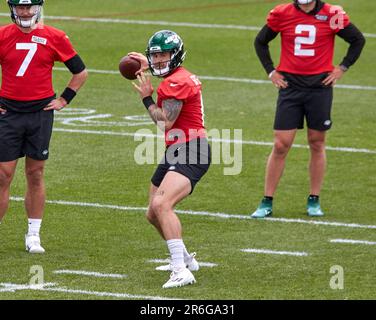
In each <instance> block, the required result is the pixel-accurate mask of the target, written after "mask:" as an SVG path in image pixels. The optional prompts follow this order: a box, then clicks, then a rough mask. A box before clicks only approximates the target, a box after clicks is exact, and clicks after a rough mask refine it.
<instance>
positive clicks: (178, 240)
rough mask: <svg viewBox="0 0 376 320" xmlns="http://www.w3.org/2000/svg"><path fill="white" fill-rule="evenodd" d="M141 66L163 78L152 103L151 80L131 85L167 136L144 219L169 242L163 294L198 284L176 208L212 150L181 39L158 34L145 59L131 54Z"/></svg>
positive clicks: (169, 33)
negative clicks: (186, 65) (167, 275)
mask: <svg viewBox="0 0 376 320" xmlns="http://www.w3.org/2000/svg"><path fill="white" fill-rule="evenodd" d="M129 55H130V56H132V57H134V58H136V59H137V60H139V61H140V62H141V65H142V68H141V70H147V69H149V68H150V71H151V73H152V74H153V75H155V76H158V77H161V78H162V79H163V80H162V82H161V83H160V85H159V87H158V90H157V93H158V100H157V102H154V100H153V98H152V94H153V87H152V85H151V82H150V77H149V76H147V75H146V74H144V73H143V72H140V75H139V76H138V80H139V83H138V85H137V84H134V86H135V88H136V90H137V91H138V92H139V93H140V96H141V98H142V101H143V103H144V105H145V107H146V109H147V110H148V112H149V115H150V117H151V118H152V119H153V121H154V122H155V123H156V124H157V125H158V126H159V127H160V128H161V129H162V130H164V131H165V141H166V145H167V149H166V152H165V156H164V159H163V161H162V162H161V163H160V164H159V166H158V168H157V170H156V171H155V173H154V175H153V177H152V179H151V186H150V193H149V195H150V196H149V207H148V212H147V219H148V220H149V222H150V223H151V224H153V225H154V226H155V228H156V229H157V230H158V231H159V233H160V235H161V236H162V238H163V239H164V240H166V242H167V246H168V249H169V252H170V255H171V264H170V265H169V266H162V267H159V268H158V270H170V271H172V272H171V277H170V279H169V280H168V281H167V282H166V283H165V284H164V285H163V288H172V287H181V286H184V285H187V284H191V283H194V282H196V280H195V277H194V276H193V274H192V273H191V271H196V270H198V269H199V265H198V263H197V261H196V259H195V253H193V254H189V253H188V251H187V249H186V247H185V245H184V242H183V239H182V227H181V223H180V220H179V218H178V217H177V215H176V214H175V212H174V207H175V206H176V204H178V203H179V202H180V201H182V200H183V199H184V198H185V197H187V196H188V195H189V194H191V193H192V192H193V189H194V187H195V185H196V183H197V182H198V181H199V180H200V179H201V178H202V176H203V175H204V174H205V173H206V172H207V170H208V169H209V165H210V161H211V159H210V157H211V155H210V147H209V144H208V141H207V138H206V132H205V127H204V112H203V102H202V95H201V83H200V81H199V80H198V78H197V77H196V76H195V75H193V74H192V73H190V72H189V71H188V70H186V69H185V68H183V67H182V66H181V64H182V63H183V60H184V58H185V51H184V45H183V41H182V39H181V38H180V37H179V36H178V35H177V34H176V33H175V32H172V31H169V30H162V31H158V32H156V33H155V34H154V35H153V36H152V37H151V38H150V40H149V43H148V47H147V51H146V56H147V58H146V57H145V56H143V55H142V54H139V53H134V52H133V53H130V54H129Z"/></svg>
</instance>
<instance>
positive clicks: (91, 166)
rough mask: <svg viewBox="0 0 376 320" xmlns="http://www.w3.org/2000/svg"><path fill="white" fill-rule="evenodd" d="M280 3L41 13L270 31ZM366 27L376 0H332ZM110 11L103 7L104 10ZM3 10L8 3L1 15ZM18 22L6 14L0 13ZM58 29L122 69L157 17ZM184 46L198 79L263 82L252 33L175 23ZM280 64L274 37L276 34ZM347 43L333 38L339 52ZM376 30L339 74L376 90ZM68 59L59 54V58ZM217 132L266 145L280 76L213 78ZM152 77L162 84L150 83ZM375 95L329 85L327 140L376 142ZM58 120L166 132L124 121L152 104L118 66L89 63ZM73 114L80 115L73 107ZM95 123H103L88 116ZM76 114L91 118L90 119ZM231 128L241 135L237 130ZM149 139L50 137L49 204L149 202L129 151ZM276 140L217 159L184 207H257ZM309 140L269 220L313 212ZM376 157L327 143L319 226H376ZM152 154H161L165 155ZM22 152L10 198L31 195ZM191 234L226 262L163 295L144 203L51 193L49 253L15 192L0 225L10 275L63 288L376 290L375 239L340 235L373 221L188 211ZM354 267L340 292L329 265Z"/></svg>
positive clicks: (126, 5)
mask: <svg viewBox="0 0 376 320" xmlns="http://www.w3.org/2000/svg"><path fill="white" fill-rule="evenodd" d="M278 3H279V1H256V0H253V1H240V0H239V1H209V0H200V1H196V0H192V1H181V2H176V1H159V0H157V1H123V0H116V1H115V0H107V1H106V4H105V5H103V1H97V0H91V1H75V0H71V1H68V0H64V1H57V0H50V1H48V2H47V3H46V5H45V6H46V8H45V14H46V15H51V16H52V15H53V16H75V17H94V18H95V17H98V18H115V19H131V20H155V21H170V22H192V23H207V24H225V25H229V24H236V25H249V26H262V25H263V24H264V20H265V16H266V14H267V12H268V10H269V9H271V8H272V7H273V6H274V5H276V4H278ZM337 3H338V4H341V5H343V6H344V7H345V9H346V10H347V12H348V13H349V14H350V16H351V18H352V20H353V22H354V23H355V24H356V25H357V26H358V27H359V28H360V29H361V30H362V31H363V32H365V33H370V34H376V28H375V26H374V24H373V23H372V21H373V20H374V19H373V12H374V11H375V9H376V5H375V3H373V2H372V1H365V0H359V1H356V3H355V2H354V1H350V0H346V1H337ZM99 8H100V9H99ZM6 10H7V8H6V7H5V6H4V5H3V6H2V7H1V11H2V12H6ZM8 21H9V19H8V18H6V17H1V18H0V23H1V24H5V23H7V22H8ZM46 23H48V24H51V25H54V26H56V27H58V28H61V29H63V30H64V31H66V32H67V34H69V36H70V39H71V40H72V42H73V44H74V45H75V47H76V49H77V50H78V52H79V53H80V55H81V56H82V58H83V60H84V61H85V63H86V64H87V67H88V68H89V69H91V70H109V71H111V70H112V71H115V70H117V65H118V62H119V60H120V58H121V57H122V56H123V55H125V54H126V53H127V52H129V51H133V50H135V51H141V52H142V51H143V50H144V49H145V44H146V42H147V39H148V38H149V36H150V35H151V34H152V33H153V32H155V31H157V30H159V29H162V28H165V27H163V26H158V25H136V24H115V23H98V22H78V21H61V20H48V19H46ZM171 28H172V29H173V30H175V31H177V32H178V33H179V34H180V35H181V36H182V38H183V39H184V41H185V45H186V48H187V49H188V56H187V60H186V62H185V65H186V67H187V68H188V69H190V70H191V71H193V72H195V73H196V74H198V75H201V76H217V77H231V78H249V79H259V80H266V79H267V77H266V75H265V72H264V71H263V69H262V67H261V65H260V63H259V61H258V59H257V58H256V55H255V52H254V50H253V46H252V42H253V40H254V38H255V36H256V34H257V33H256V32H255V31H247V30H226V29H209V28H191V27H171ZM271 48H272V53H273V58H274V60H275V61H276V62H277V60H278V52H279V41H278V40H275V41H274V42H273V43H272V46H271ZM346 48H347V45H346V44H345V43H344V42H343V41H342V40H341V39H338V40H337V47H336V57H335V62H336V63H339V62H340V61H341V59H342V57H343V56H344V54H345V51H346ZM375 52H376V39H375V38H370V37H368V38H367V44H366V47H365V49H364V52H363V55H362V57H361V59H360V60H359V61H358V63H357V64H356V65H355V66H354V67H353V68H351V70H350V71H349V72H348V73H346V75H345V77H344V78H343V80H341V81H340V83H341V84H349V85H360V86H373V87H375V86H376V80H375V77H374V72H373V69H374V68H372V66H373V64H374V60H375V58H376V56H375ZM57 66H59V67H62V66H63V65H60V64H57ZM68 80H69V73H68V72H63V71H55V72H54V84H55V89H56V91H57V92H61V91H62V90H63V89H64V87H65V86H66V83H67V81H68ZM202 82H203V95H204V102H205V113H206V125H207V127H208V129H209V130H210V129H219V130H222V129H242V130H243V139H244V140H245V141H261V142H271V141H272V125H273V118H274V110H275V101H276V98H277V92H276V90H275V89H274V88H273V86H272V85H270V84H247V83H239V82H231V81H230V82H224V81H212V80H203V81H202ZM154 84H155V87H157V85H158V81H157V80H154ZM375 98H376V91H375V90H350V89H340V88H337V89H336V90H335V99H334V104H333V122H334V125H333V129H332V130H331V131H330V132H329V134H328V145H329V146H331V147H349V148H355V149H368V150H372V151H376V143H375V138H374V137H375V134H376V129H375V126H374V122H375V116H376V113H375V108H374V107H375ZM75 108H81V109H93V110H95V114H94V115H100V114H110V115H111V117H109V118H108V119H99V120H98V121H100V122H101V123H102V125H100V126H99V125H98V124H91V125H85V126H83V125H84V123H83V122H79V121H76V122H74V124H75V125H68V124H63V123H62V119H66V118H68V117H69V116H68V115H66V114H65V113H64V112H65V111H69V109H70V110H74V109H75ZM65 111H63V112H62V113H61V114H59V115H57V117H56V121H55V128H59V129H74V130H91V131H106V132H114V133H132V132H136V131H137V130H139V129H142V128H143V129H149V130H151V131H152V132H153V133H156V130H155V128H154V126H153V125H144V126H129V127H127V126H116V125H114V124H111V123H109V124H107V125H106V124H105V123H106V122H110V121H111V122H124V121H125V120H124V117H125V116H135V115H145V114H146V112H145V109H144V107H143V106H142V104H141V103H140V101H139V98H138V95H137V94H136V93H135V92H134V91H133V89H132V86H131V84H130V82H129V81H126V80H124V79H123V78H122V77H121V76H120V75H118V74H98V73H95V72H91V73H90V77H89V80H88V82H87V84H86V85H85V87H84V88H83V89H82V91H81V92H80V93H79V94H78V96H77V97H76V98H75V100H74V102H72V105H71V106H70V107H69V108H68V109H66V110H65ZM72 117H73V116H72ZM93 120H95V119H93ZM80 125H81V126H80ZM231 138H233V137H231ZM139 143H140V142H136V141H134V139H133V137H129V136H116V135H105V134H84V133H68V132H54V135H53V139H52V142H51V156H50V160H49V161H48V163H47V168H46V184H47V190H48V192H47V195H48V199H49V200H51V201H55V200H62V201H71V202H84V203H97V204H102V205H103V204H107V205H118V206H130V207H138V208H142V207H146V206H147V201H148V199H147V197H148V188H149V184H150V177H151V175H152V174H153V172H154V169H155V165H142V166H141V165H136V164H135V161H134V150H135V148H136V147H137V146H138V145H139ZM296 143H297V144H302V145H305V144H306V132H305V131H304V130H303V131H301V132H299V133H298V136H297V138H296ZM270 150H271V147H270V146H256V145H248V144H245V145H243V147H242V159H243V162H242V172H241V174H239V175H236V176H224V175H223V170H224V168H225V167H226V165H224V164H223V163H222V164H216V165H212V167H211V168H210V171H209V172H208V173H207V175H206V176H205V177H204V178H203V180H202V181H201V182H200V183H199V184H198V185H197V189H196V190H195V192H194V194H193V195H192V196H191V197H189V198H187V199H186V200H184V201H183V202H182V203H181V204H180V205H179V206H178V208H179V209H185V210H194V211H207V212H220V213H228V214H234V215H244V216H246V215H248V214H249V213H251V212H252V211H253V210H254V209H255V208H256V206H257V205H258V203H259V201H260V198H261V196H262V194H263V180H264V170H265V162H266V159H267V157H268V154H269V153H270ZM308 159H309V154H308V150H306V149H303V148H293V149H292V150H291V152H290V154H289V157H288V160H287V166H286V170H285V174H284V176H283V178H282V180H281V184H280V186H279V188H278V191H277V193H276V196H275V202H274V217H276V218H287V219H304V220H307V221H308V220H312V219H309V218H308V217H307V216H306V215H305V205H306V198H307V195H308V192H309V180H308V169H307V167H308V164H307V163H308ZM375 160H376V154H375V153H364V152H363V153H351V152H343V151H328V170H327V175H326V180H325V183H324V186H323V190H322V207H323V210H324V211H325V212H326V213H327V214H326V216H325V217H324V218H323V219H321V220H322V221H329V222H330V221H331V222H342V223H348V224H351V223H357V224H362V225H373V226H374V225H376V223H375V221H376V219H375V207H376V200H375V197H374V194H375V191H376V190H375V189H376V186H375V176H376V166H375ZM156 161H157V159H156ZM24 192H25V179H24V176H23V160H21V161H20V163H19V167H18V171H17V175H16V177H15V179H14V183H13V185H12V196H18V197H23V195H24ZM180 217H181V221H182V224H183V228H184V240H185V243H186V245H187V247H188V249H189V250H191V251H197V254H198V260H199V261H204V262H212V263H216V264H218V266H217V267H214V268H205V267H202V268H201V270H200V271H199V272H198V273H197V274H196V279H197V283H196V284H195V285H193V286H189V287H184V288H181V289H176V290H175V289H173V290H162V289H161V286H162V285H163V283H164V282H165V281H166V280H167V279H168V273H163V272H157V271H154V267H155V266H156V264H152V263H148V262H147V260H149V259H157V258H158V259H164V258H167V248H166V245H165V243H164V242H163V241H162V240H161V239H160V238H159V236H158V234H157V233H156V232H155V230H154V229H153V228H152V227H151V226H150V225H149V224H148V223H147V221H146V219H145V218H144V212H143V211H142V210H138V211H124V210H116V209H109V208H103V207H102V208H94V207H80V206H76V205H67V204H47V206H46V215H45V219H44V220H43V227H42V231H41V237H42V241H43V245H44V246H45V248H46V254H44V255H42V256H30V255H28V254H27V253H26V252H25V251H24V244H23V239H24V233H25V231H26V218H25V214H24V210H23V206H22V202H19V201H12V202H11V204H10V209H9V212H8V214H7V216H6V217H5V219H4V221H3V223H2V224H1V226H0V235H1V239H2V246H0V257H1V259H0V270H2V271H1V273H0V283H14V284H28V282H29V279H30V277H31V276H30V275H29V270H30V267H31V266H33V265H41V266H42V267H43V269H44V278H45V281H46V282H54V283H57V284H58V285H57V286H58V287H59V288H65V289H72V290H88V291H98V292H110V293H127V294H130V295H143V296H162V297H175V298H183V299H217V300H218V299H241V300H243V299H375V298H376V295H375V292H376V290H375V288H376V284H375V278H376V272H375V268H374V260H375V253H376V251H375V248H376V247H375V246H366V245H350V244H334V243H330V242H329V240H330V239H336V238H344V239H356V240H368V241H376V234H375V229H367V228H351V227H344V226H342V227H336V226H324V225H310V224H302V223H284V222H281V221H274V222H271V221H253V220H241V219H238V218H234V219H224V218H219V217H206V216H192V215H181V216H180ZM245 248H257V249H269V250H280V251H298V252H307V253H309V255H308V256H306V257H294V256H277V255H262V254H251V253H244V252H241V251H240V250H241V249H245ZM333 265H340V266H342V267H343V268H344V273H345V280H344V284H345V288H344V289H343V290H333V289H331V288H330V286H329V281H330V279H331V277H332V276H333V275H332V274H331V273H330V268H331V266H333ZM60 269H71V270H85V271H97V272H103V273H119V274H126V275H127V278H125V279H122V280H114V279H99V278H92V277H84V276H73V275H57V274H54V273H53V271H55V270H60ZM1 288H2V287H1V286H0V299H99V298H100V299H111V297H106V296H102V297H98V296H95V295H88V294H78V293H63V292H52V291H51V292H50V291H43V292H42V291H31V290H20V291H16V292H7V293H6V292H1Z"/></svg>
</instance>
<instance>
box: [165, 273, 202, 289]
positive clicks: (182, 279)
mask: <svg viewBox="0 0 376 320" xmlns="http://www.w3.org/2000/svg"><path fill="white" fill-rule="evenodd" d="M195 282H196V279H195V277H194V276H193V274H192V272H190V271H189V270H188V269H187V268H184V269H181V270H179V271H172V272H171V275H170V279H169V280H168V281H167V282H166V283H165V284H164V285H163V286H162V288H164V289H169V288H178V287H183V286H186V285H188V284H193V283H195Z"/></svg>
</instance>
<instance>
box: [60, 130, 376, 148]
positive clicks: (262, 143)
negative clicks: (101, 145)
mask: <svg viewBox="0 0 376 320" xmlns="http://www.w3.org/2000/svg"><path fill="white" fill-rule="evenodd" d="M53 130H54V131H55V132H66V133H82V134H94V135H102V136H103V135H105V136H120V137H151V138H156V137H158V136H157V135H156V134H145V133H134V132H115V131H104V130H81V129H65V128H54V129H53ZM208 140H209V141H212V142H223V143H233V144H244V145H256V146H268V147H272V146H273V143H272V142H265V141H253V140H233V139H212V138H210V137H209V139H208ZM293 147H294V148H301V149H307V148H308V146H306V145H302V144H294V145H293ZM326 150H328V151H338V152H350V153H367V154H376V150H370V149H357V148H350V147H331V146H326Z"/></svg>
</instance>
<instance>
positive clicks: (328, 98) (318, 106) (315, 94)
mask: <svg viewBox="0 0 376 320" xmlns="http://www.w3.org/2000/svg"><path fill="white" fill-rule="evenodd" d="M332 101H333V88H332V87H330V88H312V89H308V88H304V89H297V88H293V87H288V88H286V89H280V91H279V96H278V102H277V111H276V115H275V120H274V130H292V129H303V128H304V118H306V121H307V127H308V128H310V129H313V130H318V131H326V130H329V129H330V128H331V126H332V119H331V116H330V114H331V109H332Z"/></svg>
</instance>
